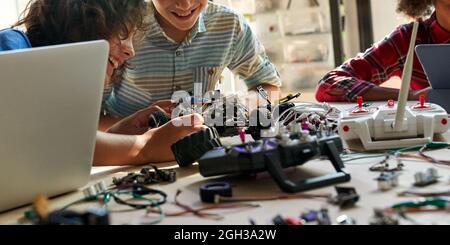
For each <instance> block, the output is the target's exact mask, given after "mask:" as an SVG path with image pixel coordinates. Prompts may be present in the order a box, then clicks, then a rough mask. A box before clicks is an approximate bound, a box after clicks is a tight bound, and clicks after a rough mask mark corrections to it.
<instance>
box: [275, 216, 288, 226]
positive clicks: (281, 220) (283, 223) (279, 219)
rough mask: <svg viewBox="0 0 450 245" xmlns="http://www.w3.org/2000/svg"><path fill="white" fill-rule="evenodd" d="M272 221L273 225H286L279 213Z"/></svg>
mask: <svg viewBox="0 0 450 245" xmlns="http://www.w3.org/2000/svg"><path fill="white" fill-rule="evenodd" d="M272 223H273V224H274V225H287V223H286V222H285V221H284V219H283V217H282V216H281V215H277V216H276V217H275V218H273V219H272Z"/></svg>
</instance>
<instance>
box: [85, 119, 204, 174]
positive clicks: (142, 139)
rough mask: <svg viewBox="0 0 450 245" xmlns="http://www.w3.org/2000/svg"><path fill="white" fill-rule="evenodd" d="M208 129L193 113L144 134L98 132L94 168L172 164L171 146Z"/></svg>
mask: <svg viewBox="0 0 450 245" xmlns="http://www.w3.org/2000/svg"><path fill="white" fill-rule="evenodd" d="M205 128H206V126H204V120H203V118H202V117H201V116H200V115H198V114H193V115H188V116H184V117H179V118H176V119H174V120H172V121H171V122H169V123H167V124H166V125H164V126H162V127H160V128H156V129H151V130H149V131H147V132H146V133H144V134H142V135H118V134H110V133H103V132H97V140H96V145H95V154H94V165H97V166H102V165H103V166H105V165H109V166H112V165H142V164H147V163H157V162H168V161H173V160H174V159H175V158H174V156H173V153H172V150H171V146H172V145H173V144H174V143H176V142H177V141H178V140H180V139H182V138H183V137H185V136H187V135H189V134H192V133H194V132H197V131H200V130H203V129H205Z"/></svg>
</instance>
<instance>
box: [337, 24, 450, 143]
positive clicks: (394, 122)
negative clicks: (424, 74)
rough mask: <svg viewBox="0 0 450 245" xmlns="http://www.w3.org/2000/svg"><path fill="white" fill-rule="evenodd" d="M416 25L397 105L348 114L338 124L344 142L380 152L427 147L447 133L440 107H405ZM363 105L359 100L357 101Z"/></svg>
mask: <svg viewBox="0 0 450 245" xmlns="http://www.w3.org/2000/svg"><path fill="white" fill-rule="evenodd" d="M418 28H419V23H418V22H417V21H416V22H414V25H413V31H412V35H411V40H410V45H409V49H408V54H407V57H406V61H405V65H404V70H403V75H402V85H401V89H400V93H399V99H398V104H397V105H395V103H393V102H392V101H388V103H387V104H386V105H384V106H380V107H377V108H375V109H374V110H367V109H364V108H362V107H361V106H359V109H357V110H350V111H348V112H346V113H344V115H343V116H342V119H341V120H340V127H339V133H340V135H341V136H342V138H343V139H344V140H360V141H361V143H362V145H363V147H364V149H367V150H380V149H393V148H399V147H400V148H401V147H409V146H415V145H421V144H427V143H430V142H432V141H433V138H434V134H443V133H446V132H447V131H448V130H449V126H450V124H449V123H448V114H447V112H446V111H445V110H444V109H443V108H442V107H441V106H439V105H436V104H425V100H424V99H423V100H422V99H421V101H420V102H419V104H420V105H419V106H417V105H416V106H412V107H411V106H408V105H407V100H408V91H409V87H410V82H411V75H412V72H413V63H414V48H415V43H416V37H417V30H418ZM358 104H362V97H360V98H358Z"/></svg>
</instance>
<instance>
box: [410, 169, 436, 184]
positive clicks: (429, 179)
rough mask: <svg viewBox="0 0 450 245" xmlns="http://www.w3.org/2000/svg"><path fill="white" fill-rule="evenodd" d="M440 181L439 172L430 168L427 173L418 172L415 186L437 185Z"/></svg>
mask: <svg viewBox="0 0 450 245" xmlns="http://www.w3.org/2000/svg"><path fill="white" fill-rule="evenodd" d="M438 181H439V176H438V172H437V170H436V169H434V168H429V169H427V170H426V172H417V173H416V174H415V175H414V186H417V187H424V186H428V185H432V184H435V183H437V182H438Z"/></svg>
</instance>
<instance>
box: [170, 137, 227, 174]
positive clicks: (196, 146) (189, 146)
mask: <svg viewBox="0 0 450 245" xmlns="http://www.w3.org/2000/svg"><path fill="white" fill-rule="evenodd" d="M220 146H222V143H221V142H220V139H219V134H218V133H217V131H216V130H215V128H208V129H205V130H202V131H200V132H197V133H194V134H191V135H189V136H187V137H185V138H183V139H181V140H180V141H178V142H177V143H175V144H174V145H172V152H173V154H174V156H175V159H176V161H177V162H178V165H179V166H180V167H187V166H190V165H192V164H193V163H195V162H196V161H197V160H198V159H200V158H201V157H202V156H203V155H204V154H205V153H207V152H209V151H211V150H213V149H214V148H216V147H220Z"/></svg>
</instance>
